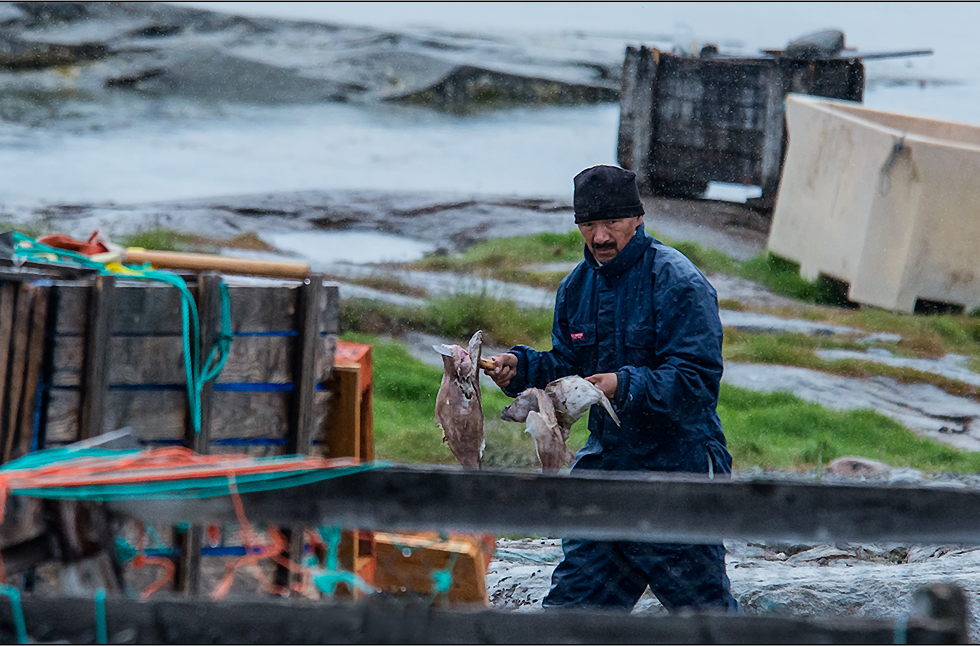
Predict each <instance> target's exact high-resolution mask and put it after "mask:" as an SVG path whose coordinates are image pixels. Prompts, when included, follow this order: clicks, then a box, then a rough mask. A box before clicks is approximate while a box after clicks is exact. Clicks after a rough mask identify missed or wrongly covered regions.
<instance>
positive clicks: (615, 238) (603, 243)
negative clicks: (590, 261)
mask: <svg viewBox="0 0 980 646" xmlns="http://www.w3.org/2000/svg"><path fill="white" fill-rule="evenodd" d="M641 224H643V216H642V215H639V216H637V217H635V218H617V219H615V220H595V221H593V222H583V223H582V224H580V225H578V230H579V231H581V232H582V237H583V238H585V246H586V247H588V248H589V251H591V252H592V256H593V257H594V258H595V259H596V260H598V261H599V262H600V263H602V264H606V263H607V262H609V261H610V260H612V259H613V258H615V257H616V255H617V254H618V253H619V252H620V251H622V250H623V247H625V246H626V243H628V242H629V241H630V239H632V238H633V233H634V232H635V231H636V227H638V226H640V225H641Z"/></svg>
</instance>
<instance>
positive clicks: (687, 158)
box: [617, 47, 864, 211]
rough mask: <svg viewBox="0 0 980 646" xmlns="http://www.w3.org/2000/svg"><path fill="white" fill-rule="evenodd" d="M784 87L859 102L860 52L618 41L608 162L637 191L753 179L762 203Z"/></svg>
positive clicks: (771, 193) (781, 149)
mask: <svg viewBox="0 0 980 646" xmlns="http://www.w3.org/2000/svg"><path fill="white" fill-rule="evenodd" d="M790 92H797V93H803V94H813V95H817V96H825V97H830V98H837V99H847V100H850V101H861V100H862V97H863V94H864V65H863V64H862V63H861V60H860V59H859V58H823V59H793V58H788V57H762V56H756V57H744V56H743V57H727V56H719V57H710V56H709V57H703V58H702V57H698V56H678V55H674V54H669V53H666V52H661V51H659V50H657V49H648V48H646V47H639V48H636V47H627V49H626V56H625V59H624V61H623V75H622V91H621V92H620V122H619V143H618V149H617V160H618V162H619V164H620V165H621V166H622V167H623V168H629V169H630V170H632V171H634V172H635V173H636V176H637V183H638V184H639V187H640V191H641V192H643V193H645V194H651V195H660V196H666V197H699V196H700V195H701V194H702V193H703V192H704V190H705V189H706V188H707V187H708V183H709V182H729V183H735V184H745V185H749V186H758V187H760V188H761V189H762V197H761V198H758V199H757V200H755V201H754V205H755V206H758V207H760V208H762V209H763V210H769V211H771V209H772V206H773V205H774V203H775V199H776V192H777V190H778V188H779V175H780V171H781V170H782V163H783V156H784V153H785V148H786V146H785V140H786V129H785V125H784V114H785V97H786V95H787V94H788V93H790Z"/></svg>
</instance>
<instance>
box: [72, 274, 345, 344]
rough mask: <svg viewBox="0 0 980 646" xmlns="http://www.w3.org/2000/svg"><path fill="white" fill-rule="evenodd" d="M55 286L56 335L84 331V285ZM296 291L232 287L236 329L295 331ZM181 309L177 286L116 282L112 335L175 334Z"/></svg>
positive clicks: (233, 315)
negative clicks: (57, 292)
mask: <svg viewBox="0 0 980 646" xmlns="http://www.w3.org/2000/svg"><path fill="white" fill-rule="evenodd" d="M57 289H58V291H59V299H60V304H61V307H59V311H58V318H57V321H56V323H55V329H54V332H55V334H59V335H64V334H84V333H85V316H86V313H85V312H86V306H85V303H86V300H85V295H84V291H85V289H86V288H85V286H84V285H83V284H81V283H59V284H58V286H57ZM296 294H297V288H296V287H293V286H288V287H287V286H281V287H256V286H243V285H238V286H231V287H229V298H230V300H231V312H232V330H233V331H235V332H271V331H278V330H291V329H293V321H294V318H295V316H296ZM180 312H181V310H180V293H179V292H178V291H177V289H176V288H175V287H172V286H170V285H164V284H162V283H155V282H151V281H123V280H120V281H118V282H117V285H116V312H115V317H114V320H113V327H112V333H113V334H114V335H121V334H125V335H133V334H139V335H155V336H168V335H169V336H177V335H180V334H181V314H180ZM328 321H329V319H328ZM326 331H328V332H329V331H336V330H335V329H334V330H330V329H327V330H326Z"/></svg>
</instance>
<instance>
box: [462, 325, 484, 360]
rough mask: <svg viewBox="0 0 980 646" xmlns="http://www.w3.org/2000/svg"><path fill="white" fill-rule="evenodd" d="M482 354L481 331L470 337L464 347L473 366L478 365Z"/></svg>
mask: <svg viewBox="0 0 980 646" xmlns="http://www.w3.org/2000/svg"><path fill="white" fill-rule="evenodd" d="M482 352H483V330H477V331H476V332H474V333H473V336H471V337H470V342H469V344H467V346H466V353H467V354H468V355H469V356H470V361H472V362H473V363H474V365H479V364H480V355H481V353H482Z"/></svg>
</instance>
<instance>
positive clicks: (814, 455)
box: [343, 334, 980, 473]
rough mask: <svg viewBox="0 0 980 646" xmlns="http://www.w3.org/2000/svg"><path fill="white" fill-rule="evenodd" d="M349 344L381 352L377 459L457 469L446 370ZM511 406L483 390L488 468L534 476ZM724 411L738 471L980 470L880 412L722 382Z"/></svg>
mask: <svg viewBox="0 0 980 646" xmlns="http://www.w3.org/2000/svg"><path fill="white" fill-rule="evenodd" d="M343 338H345V339H348V340H352V341H357V342H360V343H370V344H371V345H373V346H374V371H375V372H374V378H375V400H374V401H375V443H376V452H377V455H378V457H379V458H382V459H389V460H396V461H400V462H422V463H436V464H453V463H454V459H453V456H452V454H451V453H450V452H449V449H448V448H447V447H446V445H445V444H444V443H443V442H442V435H441V433H440V431H439V430H438V428H437V427H436V425H435V421H434V419H433V415H434V410H435V396H436V393H437V392H438V390H439V383H440V380H441V378H442V371H441V370H439V369H438V368H434V367H432V366H428V365H425V364H423V363H422V362H421V361H418V360H417V359H415V358H413V357H412V356H411V355H410V354H409V353H408V352H407V350H406V349H405V347H404V346H403V345H402V344H400V343H398V342H392V341H380V340H379V339H378V338H377V337H376V336H371V335H365V334H345V335H344V337H343ZM509 401H510V399H509V398H508V397H506V396H505V395H504V394H503V393H501V392H500V391H499V390H498V389H496V388H494V387H489V388H487V387H484V388H483V409H484V413H485V415H486V417H487V425H486V442H487V447H486V452H485V454H484V463H485V464H486V465H487V466H492V467H501V468H537V460H536V457H535V455H534V445H533V442H532V440H531V438H530V437H529V436H528V435H527V434H526V433H524V432H523V427H522V425H520V424H513V423H507V422H502V421H500V411H501V410H502V409H503V407H504V406H506V405H507V403H508V402H509ZM718 413H719V415H720V416H721V420H722V424H723V426H724V428H725V434H726V436H727V437H728V442H729V448H730V450H731V452H732V455H733V457H734V459H735V467H736V468H737V469H747V468H750V467H752V466H756V465H758V466H760V467H763V468H776V469H799V470H808V469H815V468H817V467H819V466H825V465H826V464H827V463H829V462H830V461H831V460H833V459H834V458H836V457H841V456H844V455H856V456H861V457H867V458H871V459H875V460H881V461H883V462H886V463H888V464H891V465H893V466H909V467H914V468H916V469H922V470H924V471H930V472H942V471H954V472H960V473H974V472H977V471H980V454H974V453H968V452H965V451H959V450H956V449H953V448H950V447H946V446H944V445H941V444H939V443H936V442H932V441H930V440H927V439H923V438H919V437H917V436H915V434H913V433H912V432H911V431H909V430H908V429H907V428H905V427H904V426H902V425H901V424H899V423H897V422H895V421H893V420H892V419H890V418H888V417H885V416H884V415H881V414H879V413H876V412H873V411H845V412H841V411H831V410H827V409H825V408H823V407H822V406H819V405H816V404H810V403H808V402H805V401H803V400H801V399H799V398H798V397H795V396H793V395H791V394H788V393H757V392H752V391H749V390H744V389H741V388H735V387H732V386H728V385H725V384H723V385H722V389H721V398H720V401H719V406H718ZM587 438H588V430H587V429H586V426H585V420H584V419H583V420H580V421H579V422H578V423H577V424H576V425H575V426H574V427H573V429H572V434H571V437H570V440H569V447H570V448H572V449H573V450H577V449H579V448H580V447H581V446H582V445H583V444H584V443H585V440H586V439H587Z"/></svg>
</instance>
